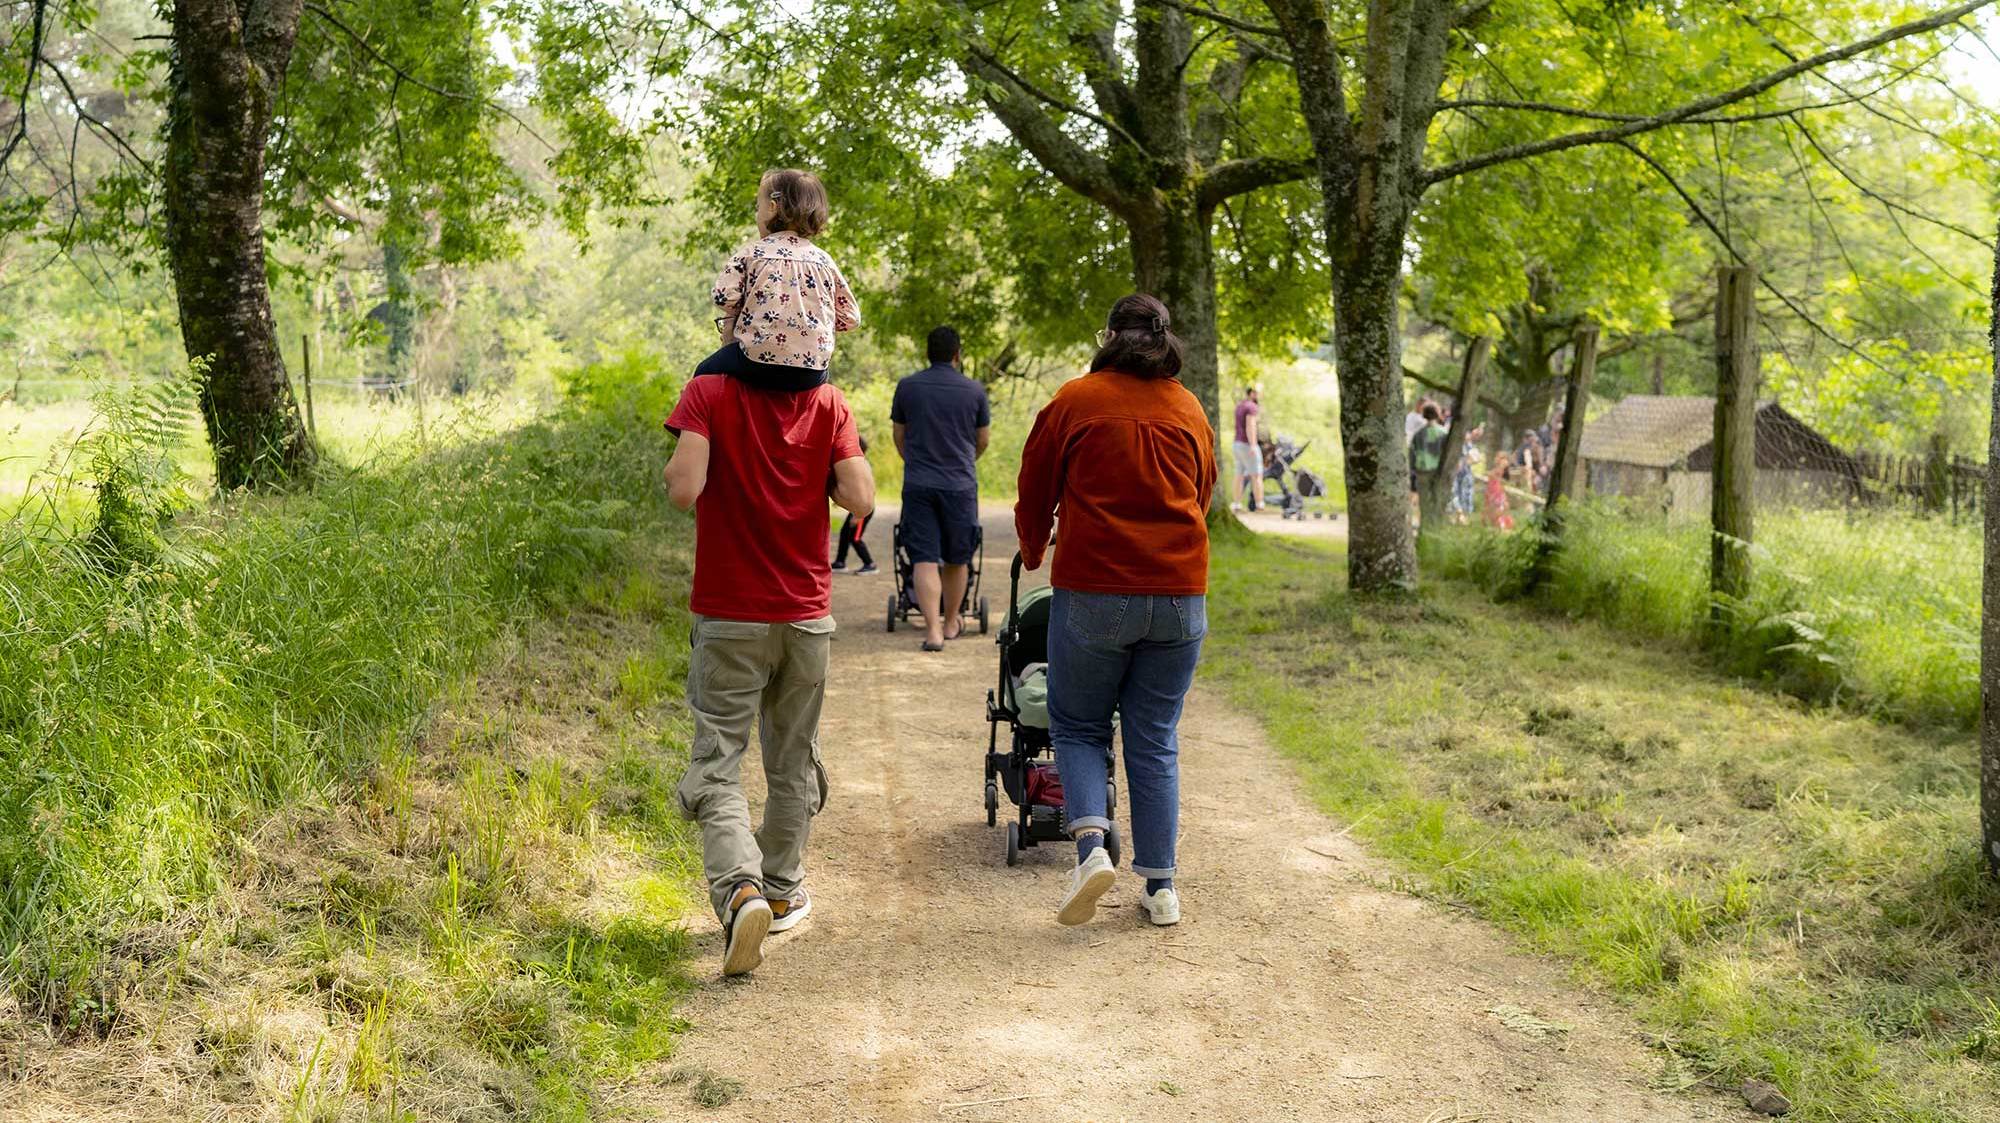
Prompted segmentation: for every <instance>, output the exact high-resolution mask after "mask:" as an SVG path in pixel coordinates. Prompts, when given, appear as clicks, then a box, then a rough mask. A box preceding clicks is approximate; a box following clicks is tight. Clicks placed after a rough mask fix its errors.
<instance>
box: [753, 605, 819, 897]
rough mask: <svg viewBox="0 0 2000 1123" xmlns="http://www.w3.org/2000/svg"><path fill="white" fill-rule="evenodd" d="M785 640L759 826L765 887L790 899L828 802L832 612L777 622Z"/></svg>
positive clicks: (772, 703)
mask: <svg viewBox="0 0 2000 1123" xmlns="http://www.w3.org/2000/svg"><path fill="white" fill-rule="evenodd" d="M772 627H773V629H774V630H775V631H776V632H777V637H775V638H777V639H778V640H779V641H780V642H782V643H783V646H784V662H783V663H781V664H780V665H779V666H778V668H777V671H776V673H775V674H773V675H772V677H771V680H770V683H769V684H768V685H766V686H765V687H764V696H763V723H762V740H763V748H764V781H765V784H766V785H767V787H768V789H769V792H770V794H769V796H768V798H766V800H765V801H764V822H763V825H762V826H759V827H758V828H757V847H758V849H759V850H760V851H761V852H762V858H763V865H762V873H763V878H764V892H765V893H767V894H769V895H770V896H771V898H772V899H774V900H790V899H792V898H793V897H794V896H796V895H797V893H798V891H799V886H800V884H802V883H803V882H804V880H805V869H806V866H805V863H806V839H807V837H808V836H809V835H810V834H811V831H812V817H813V816H814V815H817V814H819V810H820V808H821V807H822V806H823V805H824V804H825V803H826V787H825V783H826V775H825V773H824V772H823V771H822V770H821V767H820V763H819V718H820V708H821V704H822V702H824V700H825V698H826V665H827V649H828V647H829V644H830V641H831V640H832V638H833V617H831V616H823V617H821V618H819V619H818V620H807V621H803V622H801V623H797V624H774V625H772Z"/></svg>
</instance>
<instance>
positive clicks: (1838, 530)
mask: <svg viewBox="0 0 2000 1123" xmlns="http://www.w3.org/2000/svg"><path fill="white" fill-rule="evenodd" d="M1530 537H1531V536H1529V535H1526V534H1517V535H1512V536H1504V535H1498V534H1494V533H1492V532H1489V531H1485V530H1482V529H1477V528H1457V527H1447V528H1444V529H1443V530H1442V531H1439V532H1437V533H1434V534H1432V535H1429V536H1427V540H1426V542H1425V547H1424V548H1425V555H1426V563H1427V565H1429V566H1430V567H1431V569H1432V570H1433V571H1434V572H1436V573H1438V574H1440V575H1442V576H1447V577H1455V578H1465V579H1470V580H1472V581H1475V582H1477V583H1479V584H1480V585H1482V586H1483V587H1485V588H1486V589H1487V590H1489V591H1492V592H1503V593H1504V592H1507V591H1509V590H1513V589H1518V587H1519V585H1520V581H1521V577H1522V574H1523V573H1524V571H1525V569H1526V566H1527V564H1528V560H1529V556H1530V552H1531V541H1530ZM1708 543H1709V535H1708V530H1707V528H1706V526H1705V525H1704V524H1701V523H1699V522H1696V523H1688V524H1670V523H1668V522H1666V521H1664V520H1662V519H1660V518H1657V517H1650V516H1639V515H1630V514H1625V513H1622V512H1621V511H1619V510H1618V509H1616V508H1614V507H1610V506H1605V505H1589V506H1584V507H1581V508H1579V509H1578V510H1576V511H1575V512H1574V513H1573V515H1572V516H1571V518H1570V519H1569V522H1568V524H1567V527H1566V531H1565V541H1564V546H1563V549H1562V550H1561V551H1560V553H1559V554H1557V555H1556V558H1555V561H1554V564H1553V566H1552V567H1551V569H1550V578H1549V580H1548V581H1546V582H1544V583H1543V585H1542V587H1541V589H1540V591H1539V594H1538V595H1539V596H1541V597H1542V598H1544V599H1545V601H1546V603H1548V604H1549V605H1550V606H1552V607H1554V608H1556V609H1559V610H1560V611H1562V612H1564V613H1566V614H1569V615H1572V616H1589V617H1592V618H1595V619H1600V620H1603V621H1605V622H1606V623H1609V624H1612V625H1613V626H1615V627H1618V628H1621V629H1625V630H1629V631H1632V632H1635V633H1638V634H1641V635H1646V636H1653V637H1659V638H1666V639H1672V640H1675V641H1678V642H1682V643H1687V644H1695V643H1699V642H1702V641H1703V640H1704V639H1705V622H1706V620H1707V618H1708V611H1709V594H1708V559H1709V545H1708ZM1753 565H1754V578H1753V581H1754V591H1753V593H1752V595H1751V597H1750V598H1749V600H1748V602H1746V603H1744V604H1742V605H1737V606H1734V608H1733V614H1732V615H1733V619H1732V624H1731V627H1730V630H1729V636H1728V639H1727V642H1726V644H1725V645H1724V650H1723V651H1722V652H1721V654H1722V656H1723V659H1724V665H1725V666H1726V667H1727V668H1728V669H1731V670H1734V671H1736V672H1738V673H1745V674H1753V675H1757V676H1759V677H1760V678H1763V679H1766V680H1768V681H1770V682H1772V683H1773V684H1775V685H1777V686H1779V687H1780V688H1782V689H1785V690H1789V691H1791V692H1793V693H1796V694H1798V695H1799V696H1801V697H1805V698H1808V699H1811V700H1813V701H1822V702H1839V703H1842V704H1847V705H1851V706H1854V707H1857V708H1860V709H1863V710H1865V711H1868V712H1871V713H1879V714H1882V715H1884V716H1888V717H1891V718H1895V719H1898V720H1903V721H1909V722H1915V723H1918V724H1945V725H1956V726H1960V727H1963V728H1970V727H1971V725H1972V723H1973V722H1974V721H1976V720H1977V718H1978V714H1979V597H1980V572H1981V546H1980V537H1979V529H1978V528H1977V527H1976V526H1954V525H1952V524H1951V522H1950V521H1949V520H1948V519H1944V518H1918V517H1913V516H1911V515H1907V514H1903V513H1899V512H1894V511H1856V512H1844V511H1782V510H1781V511H1768V512H1761V513H1759V515H1758V518H1757V547H1756V553H1755V558H1754V562H1753Z"/></svg>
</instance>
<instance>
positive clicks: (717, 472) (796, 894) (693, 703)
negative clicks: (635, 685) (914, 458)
mask: <svg viewBox="0 0 2000 1123" xmlns="http://www.w3.org/2000/svg"><path fill="white" fill-rule="evenodd" d="M667 431H668V432H671V433H673V434H675V435H676V436H678V437H679V438H680V441H679V444H678V445H677V446H676V447H675V448H674V455H673V458H672V459H671V460H670V461H669V462H668V463H667V470H666V481H667V496H668V498H669V499H670V500H672V501H673V504H674V505H675V506H677V507H679V508H681V509H682V510H687V509H688V508H690V507H692V508H694V589H693V592H692V594H691V595H690V596H689V598H688V607H689V608H690V609H692V610H693V612H694V614H695V616H694V633H693V639H692V647H693V651H692V653H691V654H690V656H689V658H688V686H687V699H688V706H689V708H690V709H692V710H693V711H694V743H693V744H692V745H691V746H690V747H689V749H688V767H687V775H686V776H684V777H682V779H681V783H680V786H679V789H678V793H677V794H678V796H679V799H680V805H681V811H682V812H683V813H684V814H685V815H687V817H688V818H690V819H693V820H694V821H696V822H698V823H700V824H701V852H702V866H703V870H704V872H705V873H706V874H707V876H708V895H709V900H710V902H711V903H712V904H713V905H714V906H715V914H716V917H717V919H719V920H720V921H721V922H722V928H723V933H724V941H725V942H724V945H723V954H722V973H723V974H725V975H741V974H743V973H744V972H746V971H749V970H751V969H752V968H754V967H756V966H757V964H759V963H761V962H763V959H764V953H763V942H764V936H765V934H766V933H768V932H782V931H785V930H786V929H788V928H790V927H792V926H793V925H794V924H797V923H798V922H799V921H800V920H801V919H803V918H804V917H805V915H806V912H807V910H808V909H809V908H811V904H812V902H811V899H810V898H809V897H808V896H807V895H806V890H805V884H804V882H805V850H806V836H807V834H808V833H809V831H810V830H811V827H812V817H813V816H814V815H815V814H817V813H818V812H819V809H820V808H821V807H823V806H824V805H825V804H826V791H827V786H826V770H825V769H824V768H823V767H822V766H821V765H820V761H819V714H820V703H821V701H822V699H823V698H824V696H825V691H826V665H827V648H828V643H829V641H830V640H831V639H832V636H833V617H832V616H831V615H830V611H831V607H832V592H833V573H832V570H831V568H830V567H829V566H828V565H827V560H826V526H827V517H826V514H827V512H826V501H827V498H828V497H829V496H831V497H832V499H833V501H834V502H835V503H838V504H839V505H840V506H842V507H845V508H846V509H847V510H849V511H852V512H853V513H854V514H856V515H859V516H862V517H864V518H865V517H866V516H868V515H869V514H871V513H873V511H874V509H875V476H874V473H873V472H871V471H869V468H868V461H867V459H866V458H864V457H863V456H862V454H861V441H860V438H859V436H858V435H857V434H856V432H855V428H854V415H853V414H852V413H851V412H849V410H848V408H847V401H846V399H844V398H842V397H841V394H840V391H839V390H837V389H835V388H834V387H833V386H831V385H824V384H823V385H820V386H818V387H815V388H813V389H811V390H803V391H799V392H796V393H789V392H785V391H778V390H759V389H755V388H753V387H751V386H749V385H747V384H746V383H743V382H740V381H737V380H736V379H733V378H729V377H727V376H724V375H700V376H697V377H695V378H694V379H692V380H690V381H689V382H688V384H687V387H686V388H685V389H683V390H682V391H681V399H680V402H679V403H678V404H677V405H675V406H674V412H673V414H672V416H670V417H668V418H667ZM760 714H761V715H762V720H763V731H762V732H763V738H762V741H763V753H764V777H765V781H766V786H767V787H768V789H769V797H768V798H767V799H766V800H765V803H764V822H763V824H762V825H761V826H759V827H758V828H757V829H756V830H755V831H754V832H753V831H752V830H751V828H750V804H749V801H748V800H747V799H745V798H744V795H743V783H742V777H741V769H742V764H743V754H744V752H745V751H747V749H748V748H749V745H750V736H751V733H752V730H753V727H755V726H756V725H757V723H758V718H759V715H760Z"/></svg>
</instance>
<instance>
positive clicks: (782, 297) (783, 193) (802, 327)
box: [694, 168, 861, 391]
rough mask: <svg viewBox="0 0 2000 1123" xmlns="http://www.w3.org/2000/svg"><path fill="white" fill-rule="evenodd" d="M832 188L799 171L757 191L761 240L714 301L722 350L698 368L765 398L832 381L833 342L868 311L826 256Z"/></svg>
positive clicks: (725, 273)
mask: <svg viewBox="0 0 2000 1123" xmlns="http://www.w3.org/2000/svg"><path fill="white" fill-rule="evenodd" d="M827 213H828V208H827V200H826V188H825V186H824V185H822V184H821V183H820V181H819V177H818V176H816V175H814V174H812V173H811V172H802V171H799V170H797V169H795V168H781V169H779V170H777V171H769V172H765V173H764V177H763V179H761V180H759V181H758V183H757V240H756V241H754V242H751V243H750V244H749V245H747V246H744V247H743V248H742V249H740V250H737V251H736V252H735V253H734V254H732V255H731V256H730V258H729V261H728V262H727V263H725V264H724V265H723V267H722V272H721V273H720V274H719V275H718V276H717V277H716V278H715V288H714V289H713V290H712V291H711V292H710V294H709V295H710V298H711V299H712V300H714V302H715V308H716V312H717V313H718V315H717V316H716V318H715V326H716V330H717V331H719V332H721V333H722V349H721V350H719V351H717V352H716V353H715V354H713V355H710V356H709V357H708V358H706V359H703V360H702V362H701V365H700V366H698V367H696V368H695V371H694V372H695V373H696V374H726V375H729V376H730V377H732V378H737V379H740V380H742V381H744V382H747V383H749V384H750V385H752V386H755V387H757V388H758V389H761V390H791V391H798V390H810V389H812V388H813V387H815V386H818V385H820V384H821V383H823V382H825V381H826V380H827V370H828V368H829V367H830V366H831V365H832V363H833V337H834V335H835V334H836V333H838V332H843V331H852V330H854V328H855V326H856V325H858V324H860V323H861V306H860V305H859V304H856V303H855V301H854V293H852V292H851V291H849V290H848V287H847V279H846V278H845V277H842V276H841V275H840V267H839V266H838V265H835V264H834V263H833V258H831V257H829V256H827V252H826V251H825V250H823V249H820V248H819V247H818V246H816V245H814V244H813V239H814V238H817V237H819V235H820V232H821V231H823V230H825V229H826V220H827Z"/></svg>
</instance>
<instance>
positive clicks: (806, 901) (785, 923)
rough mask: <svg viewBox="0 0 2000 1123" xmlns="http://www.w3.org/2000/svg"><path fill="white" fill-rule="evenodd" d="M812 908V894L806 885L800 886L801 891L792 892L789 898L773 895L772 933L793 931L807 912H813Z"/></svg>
mask: <svg viewBox="0 0 2000 1123" xmlns="http://www.w3.org/2000/svg"><path fill="white" fill-rule="evenodd" d="M812 909H813V899H812V896H811V895H810V894H808V893H807V892H806V891H805V887H804V886H800V887H799V891H798V892H797V893H794V894H792V896H791V897H789V898H786V897H773V898H772V899H771V934H772V935H774V936H775V935H777V934H778V933H780V932H789V931H791V929H792V928H793V927H794V926H795V925H797V924H798V922H799V921H801V920H804V919H805V918H806V914H807V913H809V912H811V911H812Z"/></svg>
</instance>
